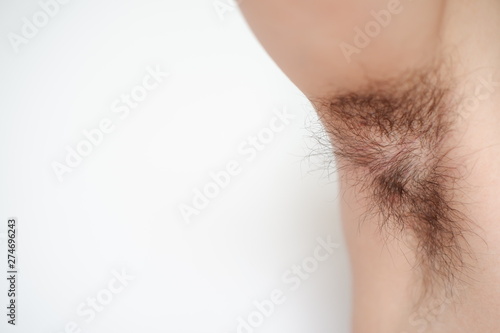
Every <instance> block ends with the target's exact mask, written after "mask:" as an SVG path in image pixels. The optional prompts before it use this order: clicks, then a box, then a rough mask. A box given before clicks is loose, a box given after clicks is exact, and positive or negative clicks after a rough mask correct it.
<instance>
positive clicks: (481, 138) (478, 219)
mask: <svg viewBox="0 0 500 333" xmlns="http://www.w3.org/2000/svg"><path fill="white" fill-rule="evenodd" d="M240 7H241V10H242V12H243V14H244V16H245V18H246V20H247V21H248V23H249V25H250V27H251V28H252V30H253V31H254V33H255V35H256V36H257V38H258V39H259V41H260V42H261V43H262V45H263V46H264V48H265V49H266V51H267V52H268V53H269V54H270V56H271V57H272V58H273V59H274V61H275V62H276V64H277V65H278V66H279V67H280V68H281V69H282V70H283V71H284V73H285V74H286V75H287V76H288V77H289V78H290V80H292V82H293V83H294V84H295V85H296V86H297V87H298V88H299V89H300V90H301V91H302V92H303V93H304V94H305V95H306V96H307V97H308V98H310V99H315V98H323V97H326V96H328V95H331V94H332V93H333V94H334V93H335V92H336V91H339V90H349V91H356V89H358V87H362V86H363V84H364V82H365V81H366V80H367V78H371V79H391V78H397V77H398V75H399V74H400V73H403V72H404V71H407V70H409V69H414V68H419V67H422V66H426V65H428V64H429V63H431V62H432V61H433V59H435V58H436V57H437V56H439V57H440V58H442V59H446V62H447V64H449V66H448V67H447V72H446V73H447V74H446V75H449V76H450V78H453V80H454V82H456V86H455V87H454V91H455V93H456V94H458V95H460V96H462V99H461V103H460V104H459V105H456V106H455V113H456V114H457V115H458V117H457V118H456V119H455V120H454V131H453V133H452V134H450V135H449V136H447V137H446V138H445V143H444V144H445V145H449V146H450V147H454V150H453V152H452V153H451V155H450V157H451V159H452V160H453V162H454V163H456V164H457V165H460V166H461V167H463V170H465V172H464V173H463V175H462V179H461V181H462V184H463V186H462V190H461V191H459V192H457V193H455V194H454V197H455V198H456V200H459V201H460V202H461V203H462V207H463V210H464V212H465V213H466V214H467V216H468V217H469V218H470V219H471V220H472V221H474V224H473V225H468V227H469V228H470V229H471V230H472V231H473V233H474V234H475V235H472V234H471V235H467V236H466V239H465V241H466V242H468V243H469V246H470V247H469V248H470V251H471V252H472V254H473V257H474V260H471V261H470V262H469V263H468V264H469V265H470V266H469V267H470V269H469V270H468V272H467V277H463V278H462V279H463V280H464V283H462V284H457V286H456V287H454V288H455V289H457V292H456V293H455V296H453V298H448V297H444V296H439V295H440V293H439V291H437V292H435V293H434V294H433V298H431V299H428V300H426V301H425V302H424V303H423V304H420V305H418V306H416V302H417V298H418V297H417V296H416V294H418V282H417V281H418V273H417V272H416V269H415V267H414V262H413V257H414V255H415V254H414V253H413V249H412V248H411V246H410V247H409V246H407V243H406V242H405V241H404V240H403V239H402V238H404V236H402V237H396V238H387V237H386V235H381V234H380V232H379V231H378V229H377V223H376V221H370V219H367V220H365V222H364V223H363V224H362V225H360V224H359V220H360V219H361V217H362V216H363V212H364V207H365V206H366V203H365V202H364V200H369V199H366V198H365V197H364V196H363V195H362V190H360V189H359V188H358V187H356V186H355V185H353V184H352V183H351V182H350V181H349V175H348V170H340V171H339V172H340V174H341V176H342V174H343V173H345V177H343V180H342V183H341V187H342V200H341V203H340V205H341V210H342V220H343V226H344V233H345V238H346V240H347V244H348V247H349V253H350V258H351V267H352V274H353V308H352V332H354V333H402V332H407V333H413V332H415V333H421V332H429V333H431V332H432V333H437V332H440V333H457V332H467V333H471V332H481V333H484V332H498V330H499V329H498V327H499V326H500V325H499V324H500V193H499V192H500V112H499V105H500V42H499V38H498V36H499V32H500V1H494V0H475V1H472V0H449V1H445V0H401V1H390V0H370V1H368V0H350V1H347V0H244V1H242V2H240ZM380 10H388V11H390V12H391V13H392V15H391V19H390V22H389V23H388V24H386V26H382V27H381V29H380V32H379V33H373V36H372V37H369V43H368V45H367V46H366V45H365V46H363V47H362V48H361V47H359V48H358V51H357V52H354V53H352V52H346V48H345V47H344V48H342V47H341V45H344V46H345V44H349V45H351V46H354V47H356V45H355V35H356V30H355V28H356V27H359V28H360V29H365V27H366V24H367V23H368V22H370V21H374V16H373V15H372V11H375V12H379V11H380ZM342 43H344V44H342ZM351 50H352V49H351ZM485 82H486V83H485Z"/></svg>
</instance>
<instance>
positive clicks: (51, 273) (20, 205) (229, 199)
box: [0, 0, 350, 333]
mask: <svg viewBox="0 0 500 333" xmlns="http://www.w3.org/2000/svg"><path fill="white" fill-rule="evenodd" d="M46 1H48V0H45V1H44V2H46ZM224 1H225V0H224ZM224 1H222V3H230V2H224ZM245 1H251V0H245ZM214 4H216V3H214V1H213V0H163V1H152V0H119V1H118V0H108V1H97V0H86V1H78V0H72V1H70V2H69V3H68V4H65V5H61V6H60V8H59V11H58V12H57V13H56V14H55V15H54V16H53V17H51V18H50V21H49V22H48V24H47V25H46V26H44V27H42V28H40V29H39V31H38V33H37V34H36V36H34V37H33V38H30V39H28V42H27V43H25V44H22V45H19V50H18V52H16V51H15V50H14V48H13V47H12V44H11V42H10V41H9V33H15V34H19V35H21V29H22V26H23V21H22V18H23V17H26V18H28V19H29V20H32V17H33V15H34V14H35V13H37V12H39V11H40V10H41V9H40V5H39V3H38V2H37V1H31V0H30V1H28V0H23V1H5V0H2V2H1V5H0V36H1V39H0V56H1V62H0V74H1V76H0V92H1V98H0V156H1V158H0V163H1V170H2V171H1V172H0V177H1V181H0V222H1V224H0V242H1V243H0V249H1V252H2V253H3V254H0V258H2V259H1V262H0V268H1V270H2V273H1V274H0V277H2V279H1V282H0V288H1V290H0V304H1V308H2V309H3V310H1V313H0V318H2V319H1V322H0V331H1V332H23V333H24V332H30V333H31V332H33V333H34V332H37V333H56V332H66V331H65V326H66V325H67V324H68V323H69V322H72V321H73V322H75V323H77V324H78V330H74V332H80V331H79V330H81V332H95V333H99V332H106V333H108V332H151V333H155V332H179V333H180V332H185V333H188V332H189V333H191V332H193V333H194V332H199V333H230V332H231V333H233V332H237V330H236V328H237V318H238V317H240V316H241V317H244V318H246V317H247V316H248V315H249V314H250V313H251V312H252V311H254V310H255V307H254V305H253V302H254V301H261V300H264V299H266V298H269V295H270V293H271V291H272V290H274V289H280V290H282V291H283V292H284V294H285V295H286V302H285V303H283V304H281V305H279V306H277V307H276V308H275V309H274V312H273V313H272V315H271V316H269V317H268V318H265V321H264V323H263V324H262V325H260V326H259V327H258V328H256V329H255V330H254V331H255V332H261V333H267V332H287V333H299V332H301V333H311V332H314V333H323V332H325V333H326V332H339V333H347V332H348V331H349V314H350V282H349V280H350V276H349V268H348V263H347V255H346V249H345V246H344V242H343V240H342V233H341V228H340V222H339V217H338V200H339V199H340V198H339V197H338V194H337V188H336V181H335V175H332V176H330V177H327V176H326V174H327V173H328V172H331V170H330V171H327V170H326V169H325V170H321V166H319V165H320V164H321V163H322V157H319V158H318V159H316V158H312V159H309V158H308V156H309V155H314V154H315V153H316V152H317V149H319V150H320V151H326V150H328V148H318V147H317V146H316V144H315V140H314V139H311V136H312V132H317V130H316V128H317V127H318V125H317V120H316V118H315V114H314V111H313V110H312V108H311V107H310V105H309V104H308V103H307V100H306V99H305V98H304V97H303V96H302V94H301V93H300V91H298V90H297V88H295V87H294V86H293V85H292V83H291V82H290V81H289V80H288V79H287V78H286V77H285V76H284V75H283V74H282V72H281V71H280V70H279V69H278V68H277V67H276V65H275V64H274V63H273V62H272V60H271V59H270V58H269V57H268V56H267V54H266V53H265V52H264V50H263V49H262V48H261V46H260V45H259V44H258V42H257V41H256V39H255V38H254V37H253V35H252V34H251V32H250V30H249V29H248V27H247V26H246V23H245V22H244V20H243V18H242V17H241V15H240V13H239V12H238V11H237V10H229V9H228V10H227V11H224V12H220V11H219V12H218V11H217V10H216V8H215V7H214ZM219 5H220V3H219ZM227 6H230V5H227ZM220 8H223V7H219V9H220ZM227 8H229V7H226V9H227ZM156 66H159V67H160V68H161V69H162V70H164V71H165V72H169V73H170V76H169V77H168V78H166V79H165V81H164V82H163V83H161V85H160V86H159V87H158V88H157V89H155V90H154V91H152V92H150V93H149V94H148V96H147V98H146V99H145V100H144V102H142V103H141V104H140V105H139V106H138V107H137V108H136V109H134V110H132V112H131V113H130V116H129V117H127V118H126V119H120V117H119V115H118V114H116V113H113V112H112V111H111V108H110V106H111V105H112V103H113V102H114V101H115V100H116V99H117V98H119V97H120V95H121V94H123V93H130V91H131V89H133V87H134V86H136V85H137V84H140V83H141V82H142V79H143V77H144V76H145V75H146V74H147V72H146V68H147V67H151V68H155V67H156ZM283 108H286V109H287V110H288V112H289V113H293V114H294V115H295V118H294V119H293V121H291V123H290V124H289V125H288V126H286V128H285V129H284V130H283V131H282V132H280V133H276V136H275V138H274V140H273V141H272V142H270V143H269V144H267V145H266V147H265V149H263V150H262V151H260V152H258V154H257V157H256V158H255V159H254V160H253V161H251V162H248V161H246V160H245V158H244V156H242V155H241V154H240V153H239V152H238V147H239V145H240V144H242V143H244V142H245V140H247V138H248V136H252V135H255V134H257V133H259V132H260V131H262V130H263V129H264V128H266V127H267V126H268V124H269V122H270V120H271V119H272V118H273V117H274V113H273V112H274V111H275V110H283ZM103 118H109V119H111V120H112V121H113V124H114V126H115V129H114V131H113V132H112V133H110V134H107V135H105V136H104V139H103V141H102V143H101V144H100V145H98V146H96V147H94V149H93V151H92V153H91V154H90V155H89V156H87V157H85V158H83V160H82V162H81V164H80V165H79V166H78V167H76V168H74V169H73V171H72V172H71V173H69V174H65V175H64V180H63V181H62V182H60V181H58V179H57V177H56V175H55V173H54V171H53V168H52V164H53V163H54V162H60V163H64V159H65V157H66V153H67V152H66V150H65V147H66V146H70V147H75V146H76V145H77V144H78V143H79V142H81V140H83V139H84V136H83V135H82V131H84V130H91V129H93V128H96V127H97V126H98V124H99V122H100V121H101V120H102V119H103ZM231 160H237V161H238V162H239V163H240V165H241V169H242V171H241V173H240V174H239V175H237V176H234V177H232V179H231V182H230V184H229V185H228V186H227V187H226V188H224V189H222V190H221V192H220V193H219V195H218V196H217V197H215V198H214V199H212V200H210V204H209V206H208V208H206V209H204V210H201V211H200V214H199V215H197V216H193V217H192V219H191V223H190V224H187V223H186V222H185V220H184V219H183V218H182V216H181V214H180V212H179V205H180V204H191V201H192V198H193V191H194V190H195V189H196V188H203V186H204V185H205V184H206V183H207V182H209V181H210V172H218V171H220V170H222V169H223V168H224V167H225V165H226V164H227V163H228V162H229V161H231ZM318 167H319V170H317V169H318ZM11 216H15V217H17V218H18V221H19V240H18V257H19V259H18V260H19V261H18V263H19V280H18V286H17V287H18V299H17V301H18V309H17V311H18V314H17V315H18V317H17V325H16V327H12V326H11V325H8V324H7V323H6V322H7V317H6V312H7V309H6V306H7V301H8V299H7V289H8V286H7V283H6V279H5V278H4V276H6V275H7V274H6V270H7V267H6V253H7V246H6V240H5V232H6V224H7V219H8V217H11ZM327 236H330V237H331V239H332V240H333V241H335V242H337V243H339V244H340V247H339V248H338V249H336V250H335V252H334V253H333V254H332V255H331V256H330V257H329V258H328V260H326V261H324V262H321V263H320V265H319V268H318V269H317V270H316V271H315V272H314V273H312V274H311V276H310V278H309V279H307V280H306V281H304V282H303V283H302V285H301V286H300V288H298V289H297V290H296V291H290V290H289V285H287V284H286V283H284V282H283V279H282V276H283V274H284V273H285V272H286V271H287V270H288V269H290V267H291V266H292V265H294V264H300V263H301V262H302V261H303V260H304V259H305V258H307V257H308V256H311V255H312V254H313V251H314V248H315V246H316V245H317V242H316V238H317V237H322V238H326V237H327ZM121 270H125V271H126V272H127V273H128V274H129V275H131V276H133V277H134V280H133V281H130V282H129V283H128V285H127V286H126V287H125V288H124V289H123V291H122V292H120V293H117V294H115V295H113V299H112V300H111V301H110V303H109V304H107V305H106V306H105V307H104V309H103V310H102V311H101V312H98V313H96V317H95V318H94V319H93V320H90V321H89V322H86V321H85V317H82V316H79V315H78V314H77V312H76V310H77V308H78V307H79V306H80V305H81V304H82V303H84V302H86V300H87V298H88V297H96V295H97V294H98V293H99V292H101V291H102V290H104V289H105V288H107V286H108V283H109V282H110V281H111V280H112V279H113V271H121ZM67 332H69V331H67ZM242 332H244V331H242ZM244 333H247V332H244Z"/></svg>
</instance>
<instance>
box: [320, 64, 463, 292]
mask: <svg viewBox="0 0 500 333" xmlns="http://www.w3.org/2000/svg"><path fill="white" fill-rule="evenodd" d="M438 73H440V68H437V69H436V68H432V69H426V70H418V71H411V72H408V73H406V74H404V75H400V76H399V77H398V78H397V79H390V80H385V81H383V80H370V82H369V83H367V84H366V85H365V86H364V87H362V88H360V89H356V90H355V91H343V92H342V91H337V92H335V93H333V94H332V95H331V96H327V97H325V98H319V99H311V102H312V103H313V105H314V106H315V108H316V110H317V112H318V114H319V116H320V118H321V120H322V123H323V124H324V127H325V129H326V132H327V133H328V135H329V137H330V139H331V142H332V146H333V152H334V155H335V157H336V161H337V162H336V164H337V167H338V168H340V170H339V174H340V175H341V177H346V178H347V179H348V180H349V181H350V182H353V181H354V183H353V184H354V185H352V186H356V188H357V190H356V193H360V194H362V195H363V196H364V199H365V200H363V201H367V202H368V203H369V206H368V207H366V209H365V210H366V214H365V215H364V216H363V219H362V220H366V219H374V218H375V220H376V221H378V228H379V230H380V232H381V233H383V234H384V235H396V237H398V236H399V237H398V238H405V239H406V238H409V239H411V241H410V243H411V244H407V245H408V246H409V247H410V248H412V249H413V250H414V253H415V260H416V262H415V268H418V270H419V271H420V273H421V274H420V275H419V276H420V277H421V280H422V282H423V284H422V286H423V290H424V292H425V293H427V292H428V291H429V290H431V289H434V288H435V287H438V284H439V285H440V286H444V287H448V288H450V287H451V286H452V285H453V282H454V281H455V280H456V277H457V276H459V275H461V274H462V273H463V272H465V271H466V269H467V265H466V261H467V260H465V259H466V257H467V256H469V255H470V254H469V251H468V246H467V242H466V240H465V237H464V235H465V234H466V231H467V230H468V229H469V226H470V223H471V221H470V220H469V219H468V218H467V216H466V214H465V213H464V209H462V208H463V205H462V204H460V200H458V199H457V194H459V191H460V190H461V187H460V186H459V184H461V180H462V179H463V170H461V169H460V166H459V165H458V164H457V163H456V161H455V160H454V158H452V155H453V151H454V149H455V148H456V147H453V146H452V145H451V144H450V143H451V141H453V140H448V138H450V137H451V136H452V135H453V132H454V131H453V130H454V123H455V119H457V117H458V115H457V114H456V113H457V112H458V107H457V106H458V102H459V101H458V100H459V99H458V98H456V97H455V96H454V87H453V84H452V82H451V80H448V77H450V78H451V76H448V75H442V74H438ZM358 186H359V187H358ZM360 222H362V221H360ZM459 273H460V274H459ZM439 289H441V288H439Z"/></svg>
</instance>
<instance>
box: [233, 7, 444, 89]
mask: <svg viewBox="0 0 500 333" xmlns="http://www.w3.org/2000/svg"><path fill="white" fill-rule="evenodd" d="M444 6H445V1H444V0H418V1H416V0H371V1H368V0H349V1H346V0H245V1H242V2H241V4H240V7H241V10H242V12H243V14H244V15H245V17H246V19H247V21H248V22H249V24H250V26H251V28H252V29H253V31H254V33H255V34H256V36H257V38H258V39H259V40H260V42H261V43H262V44H263V46H264V47H265V49H266V51H267V52H268V53H269V54H270V55H271V57H272V58H273V59H274V60H275V62H276V63H277V64H278V66H280V68H281V69H282V70H283V71H284V72H285V74H286V75H288V77H289V78H290V79H291V80H292V81H293V82H294V83H295V84H296V85H297V86H298V87H299V89H301V90H302V91H303V92H304V93H305V94H306V96H308V97H323V96H324V95H325V94H331V93H332V91H335V90H337V89H340V90H353V89H356V88H357V87H358V86H360V85H362V84H363V82H364V80H365V79H366V77H369V78H371V79H385V78H387V77H391V76H396V75H397V74H398V72H400V71H404V70H406V69H408V68H411V67H417V66H419V65H421V64H426V62H429V61H432V58H433V57H434V56H435V52H436V44H437V43H439V40H440V38H439V35H440V33H441V32H442V31H441V29H442V22H441V20H442V12H443V9H444V8H443V7H444Z"/></svg>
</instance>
